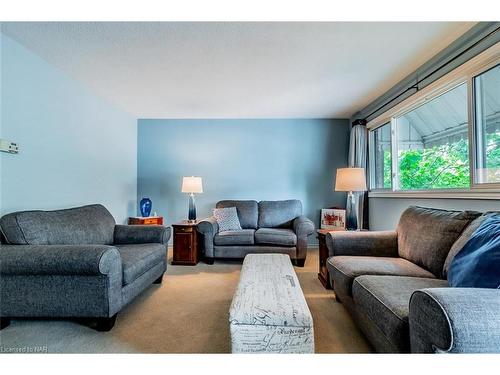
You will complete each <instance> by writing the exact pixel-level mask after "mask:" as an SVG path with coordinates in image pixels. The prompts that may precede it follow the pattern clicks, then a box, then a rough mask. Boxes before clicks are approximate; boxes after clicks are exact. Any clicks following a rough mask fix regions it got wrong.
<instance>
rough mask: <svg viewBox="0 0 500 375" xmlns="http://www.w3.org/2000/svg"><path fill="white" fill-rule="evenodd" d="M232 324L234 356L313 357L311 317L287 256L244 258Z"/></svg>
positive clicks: (233, 308) (231, 315)
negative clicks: (265, 354)
mask: <svg viewBox="0 0 500 375" xmlns="http://www.w3.org/2000/svg"><path fill="white" fill-rule="evenodd" d="M229 324H230V332H231V351H232V352H233V353H314V330H313V320H312V316H311V313H310V311H309V308H308V307H307V303H306V300H305V298H304V294H303V293H302V289H301V288H300V284H299V280H298V279H297V275H296V274H295V271H294V269H293V266H292V263H291V261H290V257H289V256H288V255H286V254H249V255H247V256H246V257H245V260H244V262H243V268H242V269H241V276H240V282H239V284H238V288H237V289H236V293H235V294H234V297H233V301H232V303H231V308H230V309H229Z"/></svg>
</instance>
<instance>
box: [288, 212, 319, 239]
mask: <svg viewBox="0 0 500 375" xmlns="http://www.w3.org/2000/svg"><path fill="white" fill-rule="evenodd" d="M292 226H293V231H294V232H295V234H296V235H297V237H307V236H309V235H311V234H313V233H314V223H313V222H312V221H311V220H310V219H309V218H307V217H306V216H304V215H301V216H298V217H296V218H295V219H294V220H293V223H292Z"/></svg>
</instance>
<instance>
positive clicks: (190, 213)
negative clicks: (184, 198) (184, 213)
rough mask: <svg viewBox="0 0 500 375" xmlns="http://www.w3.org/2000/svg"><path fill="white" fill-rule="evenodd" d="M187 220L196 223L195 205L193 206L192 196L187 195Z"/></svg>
mask: <svg viewBox="0 0 500 375" xmlns="http://www.w3.org/2000/svg"><path fill="white" fill-rule="evenodd" d="M188 220H189V221H196V205H195V204H194V194H193V193H191V194H189V211H188Z"/></svg>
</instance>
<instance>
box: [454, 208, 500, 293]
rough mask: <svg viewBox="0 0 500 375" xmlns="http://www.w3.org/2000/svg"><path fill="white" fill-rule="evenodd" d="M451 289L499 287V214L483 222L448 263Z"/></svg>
mask: <svg viewBox="0 0 500 375" xmlns="http://www.w3.org/2000/svg"><path fill="white" fill-rule="evenodd" d="M448 284H449V285H450V286H452V287H472V288H496V289H498V288H500V215H495V216H492V217H490V218H489V219H487V220H485V221H484V222H483V223H482V224H481V225H480V226H479V227H478V228H477V229H476V231H475V232H474V233H473V234H472V236H471V237H470V238H469V240H468V241H467V242H466V243H465V245H464V247H463V248H462V250H460V252H459V253H458V254H457V255H456V256H455V259H453V261H452V262H451V265H450V270H449V271H448Z"/></svg>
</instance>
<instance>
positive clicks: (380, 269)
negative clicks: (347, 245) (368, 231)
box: [327, 255, 435, 296]
mask: <svg viewBox="0 0 500 375" xmlns="http://www.w3.org/2000/svg"><path fill="white" fill-rule="evenodd" d="M327 266H328V270H329V272H330V273H331V275H332V277H333V280H334V288H335V291H336V292H340V294H342V295H347V296H352V283H353V281H354V279H355V278H356V277H358V276H362V275H391V276H413V277H428V278H435V277H434V275H433V274H432V273H430V272H429V271H427V270H424V269H423V268H421V267H419V266H417V265H416V264H413V263H411V262H409V261H407V260H406V259H403V258H389V257H369V256H348V255H339V256H334V257H331V258H328V261H327Z"/></svg>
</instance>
